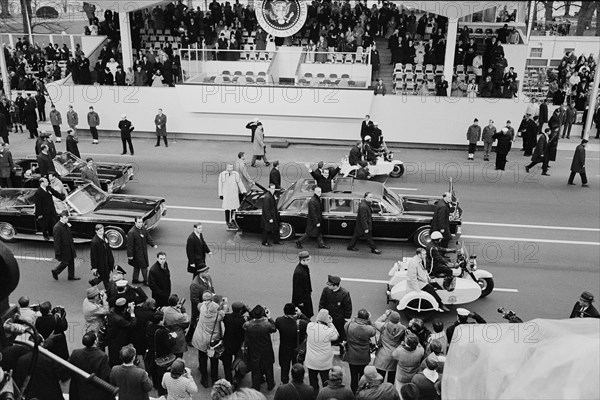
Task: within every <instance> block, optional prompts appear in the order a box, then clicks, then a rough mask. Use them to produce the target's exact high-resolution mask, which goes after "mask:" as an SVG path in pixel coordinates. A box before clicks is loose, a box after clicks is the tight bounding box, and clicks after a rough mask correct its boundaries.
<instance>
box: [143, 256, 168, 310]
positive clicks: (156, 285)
mask: <svg viewBox="0 0 600 400" xmlns="http://www.w3.org/2000/svg"><path fill="white" fill-rule="evenodd" d="M148 286H150V290H151V291H152V298H153V299H154V300H156V306H157V307H167V306H168V305H169V296H170V295H171V271H169V264H167V253H165V252H164V251H159V252H158V254H157V255H156V262H155V263H154V264H152V266H151V267H150V271H149V272H148Z"/></svg>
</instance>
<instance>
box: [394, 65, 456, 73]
mask: <svg viewBox="0 0 600 400" xmlns="http://www.w3.org/2000/svg"><path fill="white" fill-rule="evenodd" d="M443 71H444V66H443V65H436V66H435V67H434V65H433V64H426V65H423V64H414V65H413V64H402V63H397V64H396V65H395V66H394V73H395V72H414V73H419V72H421V73H425V74H436V75H440V74H441V73H443Z"/></svg>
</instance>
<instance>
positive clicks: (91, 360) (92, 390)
mask: <svg viewBox="0 0 600 400" xmlns="http://www.w3.org/2000/svg"><path fill="white" fill-rule="evenodd" d="M69 362H70V363H71V364H73V365H75V366H76V367H78V368H81V369H82V370H84V371H85V372H87V373H89V374H92V373H93V374H95V375H96V376H97V377H98V378H100V379H102V380H104V381H106V382H108V381H109V379H110V367H109V365H108V356H107V355H106V353H105V352H103V351H102V350H100V349H99V348H97V347H84V348H83V349H77V350H73V353H71V357H70V358H69ZM112 398H113V397H112V396H111V395H110V394H109V393H107V392H105V391H103V390H101V389H98V388H97V387H96V386H94V385H92V384H89V383H87V382H86V380H85V379H83V378H82V377H81V376H80V375H78V374H75V373H73V374H72V375H71V384H70V386H69V399H73V400H110V399H112Z"/></svg>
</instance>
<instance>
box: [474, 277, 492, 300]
mask: <svg viewBox="0 0 600 400" xmlns="http://www.w3.org/2000/svg"><path fill="white" fill-rule="evenodd" d="M477 283H479V286H480V287H481V296H479V298H482V297H485V296H487V295H488V294H490V293H492V291H493V290H494V279H493V278H479V279H477Z"/></svg>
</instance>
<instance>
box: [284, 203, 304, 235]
mask: <svg viewBox="0 0 600 400" xmlns="http://www.w3.org/2000/svg"><path fill="white" fill-rule="evenodd" d="M309 200H310V198H307V197H303V198H298V199H294V200H293V201H292V202H291V203H290V204H289V205H288V206H287V207H286V208H285V210H280V211H279V216H280V217H281V222H286V223H289V224H290V225H292V227H293V228H294V232H296V233H300V234H302V233H304V232H305V231H306V220H307V217H308V201H309Z"/></svg>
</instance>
